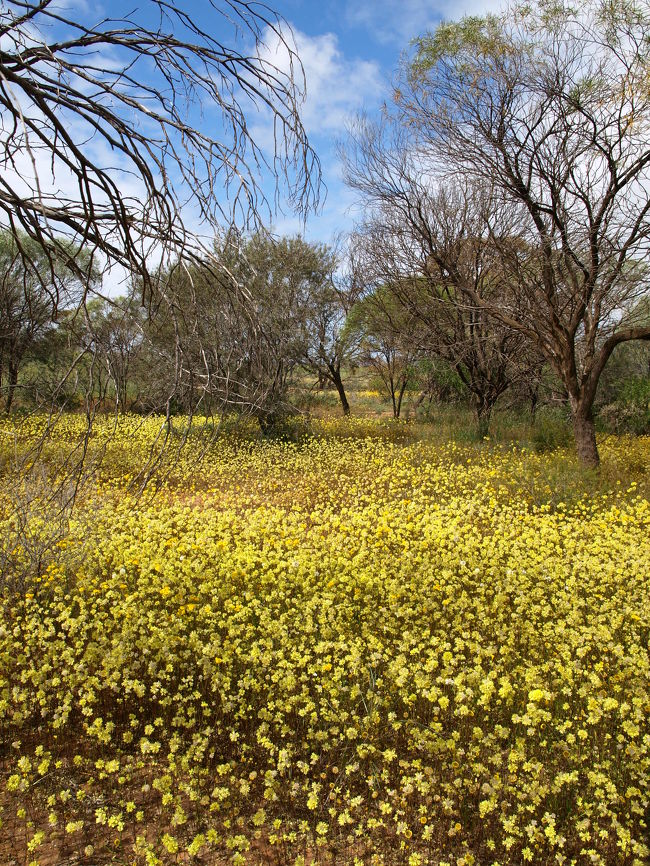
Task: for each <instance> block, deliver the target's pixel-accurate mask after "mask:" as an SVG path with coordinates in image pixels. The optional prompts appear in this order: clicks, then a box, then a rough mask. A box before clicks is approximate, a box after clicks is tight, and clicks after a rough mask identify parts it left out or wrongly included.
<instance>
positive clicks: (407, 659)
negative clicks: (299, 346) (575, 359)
mask: <svg viewBox="0 0 650 866" xmlns="http://www.w3.org/2000/svg"><path fill="white" fill-rule="evenodd" d="M114 423H115V421H114V419H111V420H110V423H109V422H106V424H105V426H102V424H100V423H99V422H96V426H95V428H94V431H93V435H92V437H91V439H90V442H89V447H88V454H87V458H86V460H87V463H86V467H87V471H86V481H85V483H84V485H83V486H82V487H81V488H80V489H79V490H78V492H77V503H76V507H75V509H74V510H73V511H72V512H68V511H66V509H65V508H62V507H61V505H60V501H63V500H62V499H61V496H62V495H63V494H64V493H65V492H66V489H67V488H61V490H60V491H59V494H58V496H59V500H57V498H56V496H55V497H53V496H52V491H53V490H56V484H55V482H56V480H57V477H56V474H57V471H58V470H57V469H56V467H57V465H58V462H59V461H60V459H61V458H62V457H68V458H69V456H70V443H71V442H74V441H75V440H76V439H77V438H79V440H82V439H83V437H84V435H85V434H86V432H87V431H86V426H85V421H84V420H83V419H81V418H75V417H73V416H69V417H67V418H64V419H62V421H61V423H60V424H59V425H58V426H57V427H56V428H55V431H54V433H53V434H52V436H51V437H50V438H49V439H48V440H47V441H46V442H45V444H44V445H43V446H42V449H41V454H40V458H39V462H38V466H40V469H39V470H38V471H37V470H36V468H35V467H34V468H32V469H31V470H28V471H25V470H23V472H22V473H21V475H20V477H19V478H17V477H14V476H12V475H11V471H12V466H13V465H14V463H15V461H16V460H17V459H19V458H20V455H21V454H23V453H26V452H27V450H28V447H29V444H30V442H34V443H35V442H41V434H42V430H41V429H40V427H39V424H40V422H39V421H38V420H32V421H26V422H23V426H22V427H20V428H19V427H17V426H16V425H15V423H14V422H13V421H11V420H7V419H5V420H4V421H3V422H2V428H1V431H0V432H1V440H0V442H1V448H2V458H3V461H4V472H5V483H4V484H3V490H4V493H3V495H2V520H1V522H2V525H1V526H0V530H1V534H2V549H1V551H0V557H1V559H0V561H1V565H2V589H3V592H2V606H3V609H2V618H1V625H0V659H1V677H2V679H1V680H0V742H1V748H2V763H1V774H0V785H1V793H0V805H1V808H2V813H1V818H2V824H1V826H0V840H1V842H0V852H1V855H0V856H1V859H2V861H3V862H12V861H14V862H17V863H21V864H22V863H26V864H27V863H40V864H43V866H44V864H49V863H86V864H96V863H103V862H114V863H120V864H126V863H136V864H145V863H146V864H157V863H164V864H167V863H190V862H195V863H205V864H219V863H234V864H243V863H279V864H294V863H298V864H300V863H310V862H321V863H330V862H332V863H333V862H338V863H350V864H351V863H353V862H354V863H372V864H379V863H387V864H388V863H404V864H409V866H417V864H425V863H429V864H436V866H442V864H449V866H452V864H453V866H470V864H476V866H478V864H501V866H505V864H515V863H517V864H519V863H532V864H547V863H548V864H550V863H558V864H564V863H566V864H587V863H589V864H591V863H594V864H616V866H619V864H629V866H632V864H637V866H641V864H643V863H645V862H647V859H648V824H647V821H648V816H647V803H648V799H649V794H650V724H649V722H648V719H649V718H650V688H649V682H650V678H649V674H650V661H649V657H648V636H649V633H650V619H649V614H648V611H649V610H650V606H649V601H650V598H649V592H648V589H649V585H648V574H649V573H650V546H649V545H648V537H649V532H650V505H649V503H648V464H649V463H650V439H648V438H647V437H645V438H643V437H642V438H631V437H621V438H616V437H602V438H601V440H600V441H599V447H600V450H601V454H602V465H601V469H600V471H599V472H598V473H594V472H590V471H586V470H584V469H581V468H579V466H578V464H577V462H576V460H575V457H574V456H573V450H572V449H568V450H564V449H557V450H554V451H546V452H545V451H540V452H536V451H534V450H532V449H526V448H521V447H520V446H518V445H516V444H512V445H510V446H506V445H496V444H493V443H491V442H490V441H484V442H482V443H459V442H454V441H453V440H450V441H448V442H446V443H444V442H440V441H435V439H434V438H432V437H429V438H427V437H426V436H425V435H424V428H417V427H416V426H415V425H407V424H403V423H396V422H393V421H390V422H388V421H382V420H377V419H375V420H363V419H346V420H343V419H341V420H322V421H319V422H313V423H312V425H311V426H310V428H309V429H308V430H307V429H306V430H303V431H302V436H301V437H300V438H299V440H298V441H296V442H287V441H282V440H277V441H265V440H264V439H262V438H261V437H260V436H259V433H257V432H254V431H249V432H246V431H242V430H239V431H235V432H234V433H233V432H230V433H229V434H228V435H222V436H218V437H216V438H214V437H211V438H207V434H208V432H209V431H208V430H207V426H202V425H201V424H200V423H199V424H196V422H195V428H194V431H193V432H191V433H190V446H191V447H185V448H184V449H183V450H181V451H180V452H179V451H177V450H175V443H178V442H180V441H181V440H182V438H183V437H182V430H181V429H180V428H181V427H182V422H181V421H176V422H175V425H176V428H177V429H176V430H173V431H172V434H171V436H170V440H169V442H168V445H167V449H166V451H165V453H164V456H163V458H162V464H161V465H160V466H159V473H158V476H157V477H158V479H159V484H158V490H157V491H156V492H154V490H153V487H154V486H155V484H154V485H153V486H152V485H150V486H149V487H148V488H147V489H146V490H145V491H144V493H143V494H141V495H138V480H137V479H138V474H139V472H140V470H141V467H142V465H143V462H144V461H145V460H146V459H147V458H148V457H149V456H150V454H151V448H152V446H153V445H154V443H155V441H156V437H157V436H158V435H159V433H160V429H161V424H162V420H161V419H149V420H146V421H144V420H142V419H139V418H136V417H134V416H127V417H124V418H122V419H119V421H118V422H117V429H116V430H115V431H114V435H113V437H112V439H110V440H108V439H107V438H106V437H107V434H108V433H109V432H110V430H112V427H113V424H114ZM159 441H160V440H159ZM155 447H157V446H155ZM201 450H203V451H204V457H203V460H202V462H200V463H197V461H196V455H197V453H198V452H199V451H201ZM100 452H102V453H103V461H102V462H101V464H99V463H97V465H96V466H95V468H94V469H93V470H92V471H88V470H89V468H91V467H93V459H94V456H96V455H98V454H99V453H100ZM44 467H49V468H44ZM134 481H135V483H133V482H134Z"/></svg>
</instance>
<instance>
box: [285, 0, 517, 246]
mask: <svg viewBox="0 0 650 866" xmlns="http://www.w3.org/2000/svg"><path fill="white" fill-rule="evenodd" d="M271 5H272V7H273V8H274V10H275V11H277V12H278V13H279V14H280V15H282V16H283V17H284V18H285V19H286V20H287V21H288V22H289V24H290V25H291V27H292V29H293V31H294V35H295V41H296V45H297V48H298V53H299V55H300V57H301V60H302V63H303V66H304V69H305V76H306V83H307V98H306V103H305V105H304V106H303V121H304V123H305V126H306V128H307V132H308V133H309V136H310V140H311V142H312V144H313V146H314V147H315V148H316V150H317V152H318V154H319V156H320V158H321V162H322V167H323V177H324V181H325V184H326V186H327V189H328V193H327V198H326V201H325V203H324V205H323V208H322V212H321V213H320V215H317V216H311V217H310V218H309V220H308V223H307V228H306V236H307V237H308V238H309V239H312V240H319V241H324V242H329V241H330V239H331V238H332V237H333V235H334V234H335V233H336V232H340V231H346V230H349V229H350V227H351V225H352V223H353V220H354V210H353V202H354V197H353V194H352V193H351V192H350V191H349V190H348V189H347V188H346V187H345V185H344V184H343V183H342V181H341V175H340V164H339V160H338V157H337V142H339V141H341V140H344V139H345V135H346V127H347V125H348V124H349V122H350V120H351V119H352V118H353V117H354V116H355V115H356V113H357V112H359V111H366V112H368V113H370V114H372V113H374V112H376V111H377V110H378V109H379V107H380V106H381V104H382V102H383V101H385V100H388V99H389V98H390V90H391V81H392V80H393V77H394V75H395V71H396V69H397V67H398V64H399V60H400V56H401V55H402V54H403V53H404V52H405V51H408V49H409V44H410V41H411V40H412V39H413V38H414V37H416V36H418V35H419V34H422V33H423V32H425V31H426V30H427V29H431V28H433V27H435V25H436V24H437V23H438V22H439V21H440V20H441V19H443V18H444V19H454V18H458V17H460V16H461V15H463V14H483V13H485V12H488V11H495V10H498V9H499V8H500V7H501V5H502V4H501V2H500V0H456V2H454V0H433V2H431V0H357V2H351V0H334V2H331V0H330V2H327V0H325V2H315V0H306V2H305V0H271ZM275 229H276V231H278V232H279V233H294V232H296V231H299V230H300V222H299V221H298V220H297V219H295V218H291V217H290V216H284V217H282V216H278V217H277V219H276V221H275Z"/></svg>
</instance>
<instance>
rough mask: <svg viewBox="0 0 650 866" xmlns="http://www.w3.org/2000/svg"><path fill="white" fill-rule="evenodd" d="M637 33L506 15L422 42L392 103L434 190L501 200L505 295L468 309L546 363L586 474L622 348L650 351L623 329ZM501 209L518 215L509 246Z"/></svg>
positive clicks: (643, 222)
mask: <svg viewBox="0 0 650 866" xmlns="http://www.w3.org/2000/svg"><path fill="white" fill-rule="evenodd" d="M649 30H650V9H649V7H648V5H647V3H641V2H635V0H622V2H618V3H611V2H606V0H586V2H584V3H582V4H580V6H579V7H576V8H574V7H572V6H570V5H569V4H567V3H565V2H559V3H558V2H555V0H553V2H547V0H536V2H533V3H526V4H522V5H520V6H517V5H515V6H511V7H509V8H508V9H507V10H506V12H505V14H503V15H500V16H499V17H496V16H486V17H484V18H475V17H466V18H463V19H461V20H460V21H458V22H451V23H442V24H440V25H439V26H438V27H437V28H436V29H435V30H434V31H433V32H431V33H428V34H426V35H424V36H422V38H420V39H419V40H418V41H417V44H416V52H415V56H414V57H413V58H412V59H411V60H410V61H408V62H407V63H406V64H405V68H404V70H403V73H404V74H403V75H402V79H401V81H400V84H399V86H398V88H397V90H396V92H395V101H396V105H397V109H398V111H399V116H400V119H401V122H402V123H403V124H404V125H405V127H406V128H408V129H409V130H410V131H411V134H412V135H413V136H414V138H415V139H416V140H417V146H418V148H420V149H421V150H422V151H425V152H426V153H427V154H429V155H430V156H431V157H432V158H434V159H435V160H436V161H437V164H438V165H439V166H440V169H439V171H440V174H441V175H443V176H444V177H445V178H447V179H449V178H451V177H453V178H463V179H465V180H466V181H467V182H470V183H477V182H478V183H479V184H481V183H482V184H485V183H489V184H490V186H491V187H492V189H493V190H494V191H495V201H497V200H498V199H499V198H500V200H501V206H502V207H500V206H496V207H495V208H494V210H493V212H492V214H491V217H490V222H491V235H492V239H493V243H494V245H495V247H496V248H498V249H499V251H500V255H501V261H502V268H503V271H504V275H507V281H508V286H509V291H508V295H507V296H506V297H503V296H499V297H498V298H495V299H494V300H491V299H489V298H484V297H481V296H480V294H479V293H478V292H475V291H473V292H471V295H472V298H473V301H474V302H475V304H476V305H477V306H481V307H483V308H484V309H486V310H488V311H489V312H490V314H491V315H492V316H493V317H495V318H497V319H498V320H499V321H500V322H502V323H503V324H504V325H505V326H507V327H510V328H512V329H513V330H515V331H517V332H519V333H520V334H522V335H524V336H525V337H526V338H527V339H528V340H530V341H531V342H532V343H533V344H535V345H536V346H537V347H538V348H539V351H540V352H542V353H543V355H544V357H545V358H546V359H547V361H548V363H549V364H550V366H551V367H552V368H553V370H554V372H555V373H556V374H557V376H558V377H559V378H560V380H561V381H562V384H563V386H564V388H566V391H567V393H568V397H569V402H570V406H571V411H572V415H573V427H574V433H575V439H576V445H577V451H578V456H579V458H580V460H581V461H582V462H583V463H584V464H586V465H588V466H596V465H597V464H598V462H599V455H598V449H597V446H596V439H595V431H594V421H593V411H592V410H593V403H594V398H595V395H596V391H597V386H598V381H599V379H600V377H601V374H602V372H603V370H604V368H605V365H606V363H607V361H608V359H609V357H610V355H611V354H612V352H613V351H614V349H615V348H616V347H617V346H618V345H620V344H621V343H624V342H628V341H631V340H639V339H640V340H647V339H650V326H648V324H647V322H643V321H640V320H639V321H637V320H636V319H635V317H634V313H633V311H634V310H635V309H638V302H639V300H640V299H641V298H642V297H643V296H645V295H647V293H648V275H647V268H645V267H644V266H643V265H642V262H643V260H644V259H647V256H648V254H649V253H650V91H649V90H648V86H647V82H648V76H649V75H650V43H649V42H648V38H647V34H648V32H649ZM502 208H503V209H505V210H506V211H508V212H510V213H512V212H513V209H514V212H515V214H516V219H515V220H514V221H513V222H512V223H511V224H510V225H509V230H508V231H507V232H506V231H504V230H503V227H502V225H501V214H502ZM513 236H516V238H517V243H513Z"/></svg>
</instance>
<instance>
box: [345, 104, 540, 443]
mask: <svg viewBox="0 0 650 866" xmlns="http://www.w3.org/2000/svg"><path fill="white" fill-rule="evenodd" d="M417 145H418V142H417V139H414V138H413V137H412V136H411V135H410V132H409V130H408V129H405V128H403V127H401V126H400V124H399V122H398V121H395V119H394V118H390V117H388V116H387V117H386V118H385V119H384V121H383V123H381V124H372V123H369V122H367V121H363V120H361V121H360V122H359V123H358V124H357V127H356V129H355V130H354V131H353V135H352V137H351V140H350V144H349V147H348V150H347V153H346V154H345V165H346V179H347V181H348V183H349V184H350V185H351V186H352V187H353V188H355V189H356V190H358V191H359V192H360V194H361V196H362V197H363V202H364V206H365V212H366V217H365V221H364V222H363V223H362V224H361V225H360V226H359V227H358V229H357V234H356V240H355V245H354V246H355V255H356V256H357V259H358V266H359V269H360V272H361V274H362V275H363V276H362V277H361V279H362V280H364V281H365V283H366V285H367V286H369V287H375V289H376V288H377V287H379V286H381V287H382V291H383V292H384V293H385V292H386V291H388V292H390V294H391V295H392V297H393V298H394V301H393V303H397V304H399V305H400V306H401V308H402V309H403V311H404V314H403V315H402V317H401V321H402V323H403V324H404V325H405V326H406V328H407V332H406V333H404V335H403V337H404V338H406V339H408V340H410V342H411V343H412V344H413V343H414V342H415V341H417V342H418V343H419V346H418V348H419V351H420V353H423V354H424V355H427V356H429V357H438V358H441V359H443V360H445V361H447V362H448V363H449V364H450V365H451V366H452V368H453V369H454V370H455V371H456V373H457V374H458V376H459V378H460V379H461V381H462V382H463V384H464V386H465V388H466V389H467V391H468V393H469V395H470V396H471V399H472V404H473V407H474V410H475V413H476V418H477V424H478V430H479V434H480V435H481V436H484V435H486V434H487V432H488V427H489V421H490V415H491V413H492V409H493V407H494V405H495V403H496V401H497V400H498V398H499V397H500V396H501V395H502V394H503V393H504V392H505V391H506V390H507V389H508V388H509V387H510V386H511V385H512V384H513V382H514V381H516V380H517V379H518V378H521V377H522V376H528V375H530V371H531V366H530V364H528V363H527V362H528V360H529V358H528V355H527V353H526V352H524V343H525V339H524V338H523V337H522V335H521V334H520V333H519V332H518V331H517V330H514V329H513V328H512V327H510V326H509V325H504V324H503V323H502V322H499V321H497V320H495V319H494V318H493V317H491V316H490V315H489V313H488V312H487V310H486V309H485V308H484V307H483V306H482V305H481V304H480V303H478V302H477V299H481V300H482V301H484V302H488V301H489V302H490V303H499V302H500V301H501V300H503V299H504V298H505V294H506V292H507V287H506V284H505V280H504V273H503V268H502V264H501V258H500V254H499V249H498V248H497V246H496V245H495V243H494V241H493V239H492V237H491V236H490V231H489V224H488V222H487V215H488V214H489V213H490V208H491V202H492V195H491V190H490V188H489V187H488V186H484V187H483V188H476V187H475V188H470V187H468V186H463V185H462V184H458V185H456V186H453V187H452V186H449V187H444V186H442V185H440V184H437V183H436V180H435V177H434V176H432V171H433V170H435V168H436V165H435V163H432V162H431V159H430V158H429V157H428V155H427V154H426V153H423V152H419V151H418V148H417ZM396 321H400V319H399V317H397V318H396ZM524 362H526V363H524Z"/></svg>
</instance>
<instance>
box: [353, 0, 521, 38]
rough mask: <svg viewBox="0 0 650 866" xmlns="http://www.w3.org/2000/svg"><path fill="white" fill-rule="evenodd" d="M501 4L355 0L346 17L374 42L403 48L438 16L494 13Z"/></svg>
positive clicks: (487, 1) (495, 0)
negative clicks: (364, 31) (365, 32)
mask: <svg viewBox="0 0 650 866" xmlns="http://www.w3.org/2000/svg"><path fill="white" fill-rule="evenodd" d="M503 6H504V2H503V0H437V2H433V3H432V2H431V0H355V2H350V3H349V4H348V8H347V10H346V20H347V22H348V24H350V25H352V26H356V27H362V28H363V29H364V30H366V31H367V32H368V33H369V34H370V35H371V36H372V37H373V38H374V39H376V40H377V41H378V42H381V43H384V44H393V45H399V46H400V47H404V48H406V46H407V45H408V43H409V41H410V40H411V39H413V38H414V37H416V36H418V35H420V34H421V33H424V32H425V31H426V30H428V29H430V28H431V27H434V26H435V25H436V24H437V23H438V22H439V21H440V20H441V19H455V18H459V17H460V16H461V15H481V14H485V13H486V12H498V11H499V9H502V8H503Z"/></svg>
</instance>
